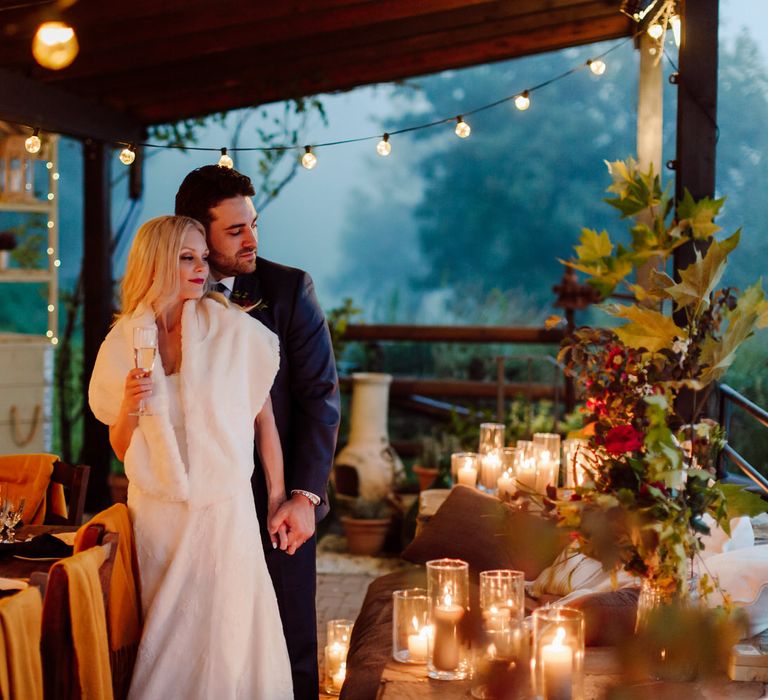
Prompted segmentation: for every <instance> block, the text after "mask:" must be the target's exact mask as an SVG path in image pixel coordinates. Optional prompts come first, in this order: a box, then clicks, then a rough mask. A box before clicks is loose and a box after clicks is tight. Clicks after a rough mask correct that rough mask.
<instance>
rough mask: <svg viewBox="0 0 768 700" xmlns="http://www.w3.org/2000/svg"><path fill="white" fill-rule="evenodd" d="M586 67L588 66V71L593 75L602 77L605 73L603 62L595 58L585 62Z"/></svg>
mask: <svg viewBox="0 0 768 700" xmlns="http://www.w3.org/2000/svg"><path fill="white" fill-rule="evenodd" d="M587 65H588V66H589V70H591V71H592V72H593V73H594V74H595V75H602V74H603V73H605V61H603V60H601V59H599V58H596V59H594V60H592V61H587Z"/></svg>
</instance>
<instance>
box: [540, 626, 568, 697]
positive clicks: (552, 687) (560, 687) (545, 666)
mask: <svg viewBox="0 0 768 700" xmlns="http://www.w3.org/2000/svg"><path fill="white" fill-rule="evenodd" d="M564 639H565V630H564V629H563V628H562V627H558V628H557V632H556V633H555V638H554V639H553V640H552V642H551V643H550V644H545V645H544V646H543V647H542V649H541V666H542V671H543V676H544V700H571V697H572V692H571V686H572V673H573V650H572V649H571V647H570V646H568V645H567V644H563V641H564Z"/></svg>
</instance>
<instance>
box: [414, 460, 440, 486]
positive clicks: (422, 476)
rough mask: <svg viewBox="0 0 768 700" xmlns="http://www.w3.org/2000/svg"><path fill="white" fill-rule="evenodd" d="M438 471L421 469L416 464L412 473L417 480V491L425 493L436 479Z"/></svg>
mask: <svg viewBox="0 0 768 700" xmlns="http://www.w3.org/2000/svg"><path fill="white" fill-rule="evenodd" d="M438 472H439V470H438V469H434V468H433V467H422V466H419V465H418V464H417V465H415V466H414V467H413V473H414V474H415V475H416V476H417V477H418V479H419V491H426V490H427V489H428V488H429V487H430V486H432V483H433V482H434V480H435V479H436V478H437V474H438Z"/></svg>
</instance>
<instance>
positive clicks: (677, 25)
mask: <svg viewBox="0 0 768 700" xmlns="http://www.w3.org/2000/svg"><path fill="white" fill-rule="evenodd" d="M669 26H670V27H672V36H673V37H674V39H675V46H677V48H678V49H679V48H680V37H681V30H682V24H681V22H680V15H672V16H671V17H670V18H669Z"/></svg>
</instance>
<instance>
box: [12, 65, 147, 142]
mask: <svg viewBox="0 0 768 700" xmlns="http://www.w3.org/2000/svg"><path fill="white" fill-rule="evenodd" d="M0 105H2V110H1V111H2V115H1V118H2V119H4V120H7V121H11V122H16V123H18V124H27V125H29V126H30V127H38V128H40V129H41V130H42V131H50V132H55V133H58V134H64V135H67V136H73V137H76V138H81V139H82V138H92V139H95V140H98V141H105V142H109V143H112V142H114V141H118V140H121V139H125V140H127V141H140V140H141V135H142V133H143V127H142V125H141V124H140V123H139V122H138V121H137V120H135V119H132V118H131V117H130V116H128V115H126V114H124V113H122V112H118V111H116V110H113V109H112V108H110V107H108V106H107V105H105V104H103V103H100V102H98V101H95V100H90V99H87V98H82V97H78V96H77V95H73V94H72V93H69V92H67V91H65V90H63V89H61V88H59V87H56V86H53V85H43V84H42V83H39V82H37V81H35V80H31V79H29V78H26V77H24V76H23V75H18V74H16V73H12V72H10V71H7V70H5V69H3V68H0Z"/></svg>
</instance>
